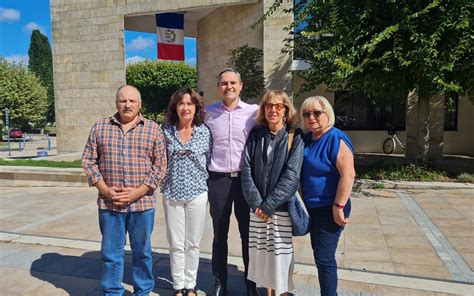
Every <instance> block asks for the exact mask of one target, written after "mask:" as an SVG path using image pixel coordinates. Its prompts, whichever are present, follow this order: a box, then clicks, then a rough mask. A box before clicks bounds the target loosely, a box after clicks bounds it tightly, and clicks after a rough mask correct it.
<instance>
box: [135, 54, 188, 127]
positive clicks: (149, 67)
mask: <svg viewBox="0 0 474 296" xmlns="http://www.w3.org/2000/svg"><path fill="white" fill-rule="evenodd" d="M126 75H127V84H131V85H133V86H135V87H137V88H138V89H139V90H140V93H141V95H142V113H143V114H144V115H145V117H148V118H150V119H155V117H158V118H159V116H160V115H158V114H159V113H162V112H164V111H166V107H167V106H168V102H169V100H170V97H171V95H172V94H173V93H174V92H175V91H176V90H177V89H178V88H181V87H191V88H194V89H195V88H196V85H197V72H196V67H194V66H189V65H186V64H184V63H176V62H168V61H159V60H154V61H151V60H145V61H143V62H139V63H133V64H129V65H127V70H126Z"/></svg>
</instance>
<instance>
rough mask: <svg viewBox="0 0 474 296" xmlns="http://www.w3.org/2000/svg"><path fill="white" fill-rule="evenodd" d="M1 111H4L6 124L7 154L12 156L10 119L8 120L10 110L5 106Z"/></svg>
mask: <svg viewBox="0 0 474 296" xmlns="http://www.w3.org/2000/svg"><path fill="white" fill-rule="evenodd" d="M3 112H5V125H6V126H7V138H8V156H12V151H11V148H10V120H9V114H10V110H8V108H7V107H5V108H4V109H3Z"/></svg>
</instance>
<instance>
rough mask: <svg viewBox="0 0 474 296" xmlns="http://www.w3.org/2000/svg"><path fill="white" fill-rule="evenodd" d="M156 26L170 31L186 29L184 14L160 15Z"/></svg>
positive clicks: (157, 17) (157, 16)
mask: <svg viewBox="0 0 474 296" xmlns="http://www.w3.org/2000/svg"><path fill="white" fill-rule="evenodd" d="M156 26H157V27H163V28H170V29H181V30H183V29H184V14H182V13H160V14H157V15H156Z"/></svg>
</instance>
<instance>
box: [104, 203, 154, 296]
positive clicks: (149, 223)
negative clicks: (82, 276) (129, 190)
mask: <svg viewBox="0 0 474 296" xmlns="http://www.w3.org/2000/svg"><path fill="white" fill-rule="evenodd" d="M154 221H155V209H150V210H147V211H143V212H130V211H128V212H126V213H122V212H114V211H108V210H99V226H100V232H101V233H102V247H101V250H100V254H101V257H102V261H103V262H104V266H103V270H102V280H101V285H102V289H103V291H104V295H123V293H124V288H123V286H122V280H123V270H124V247H125V242H126V238H125V237H126V234H127V232H128V236H129V239H130V247H131V249H132V281H133V294H134V295H149V293H150V292H151V291H152V290H153V287H154V286H155V281H154V279H153V273H152V267H153V258H152V256H151V244H150V237H151V233H152V231H153V225H154Z"/></svg>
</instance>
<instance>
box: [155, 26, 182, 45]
mask: <svg viewBox="0 0 474 296" xmlns="http://www.w3.org/2000/svg"><path fill="white" fill-rule="evenodd" d="M157 33H158V43H163V44H174V45H184V31H183V30H180V29H170V28H163V27H157Z"/></svg>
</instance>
